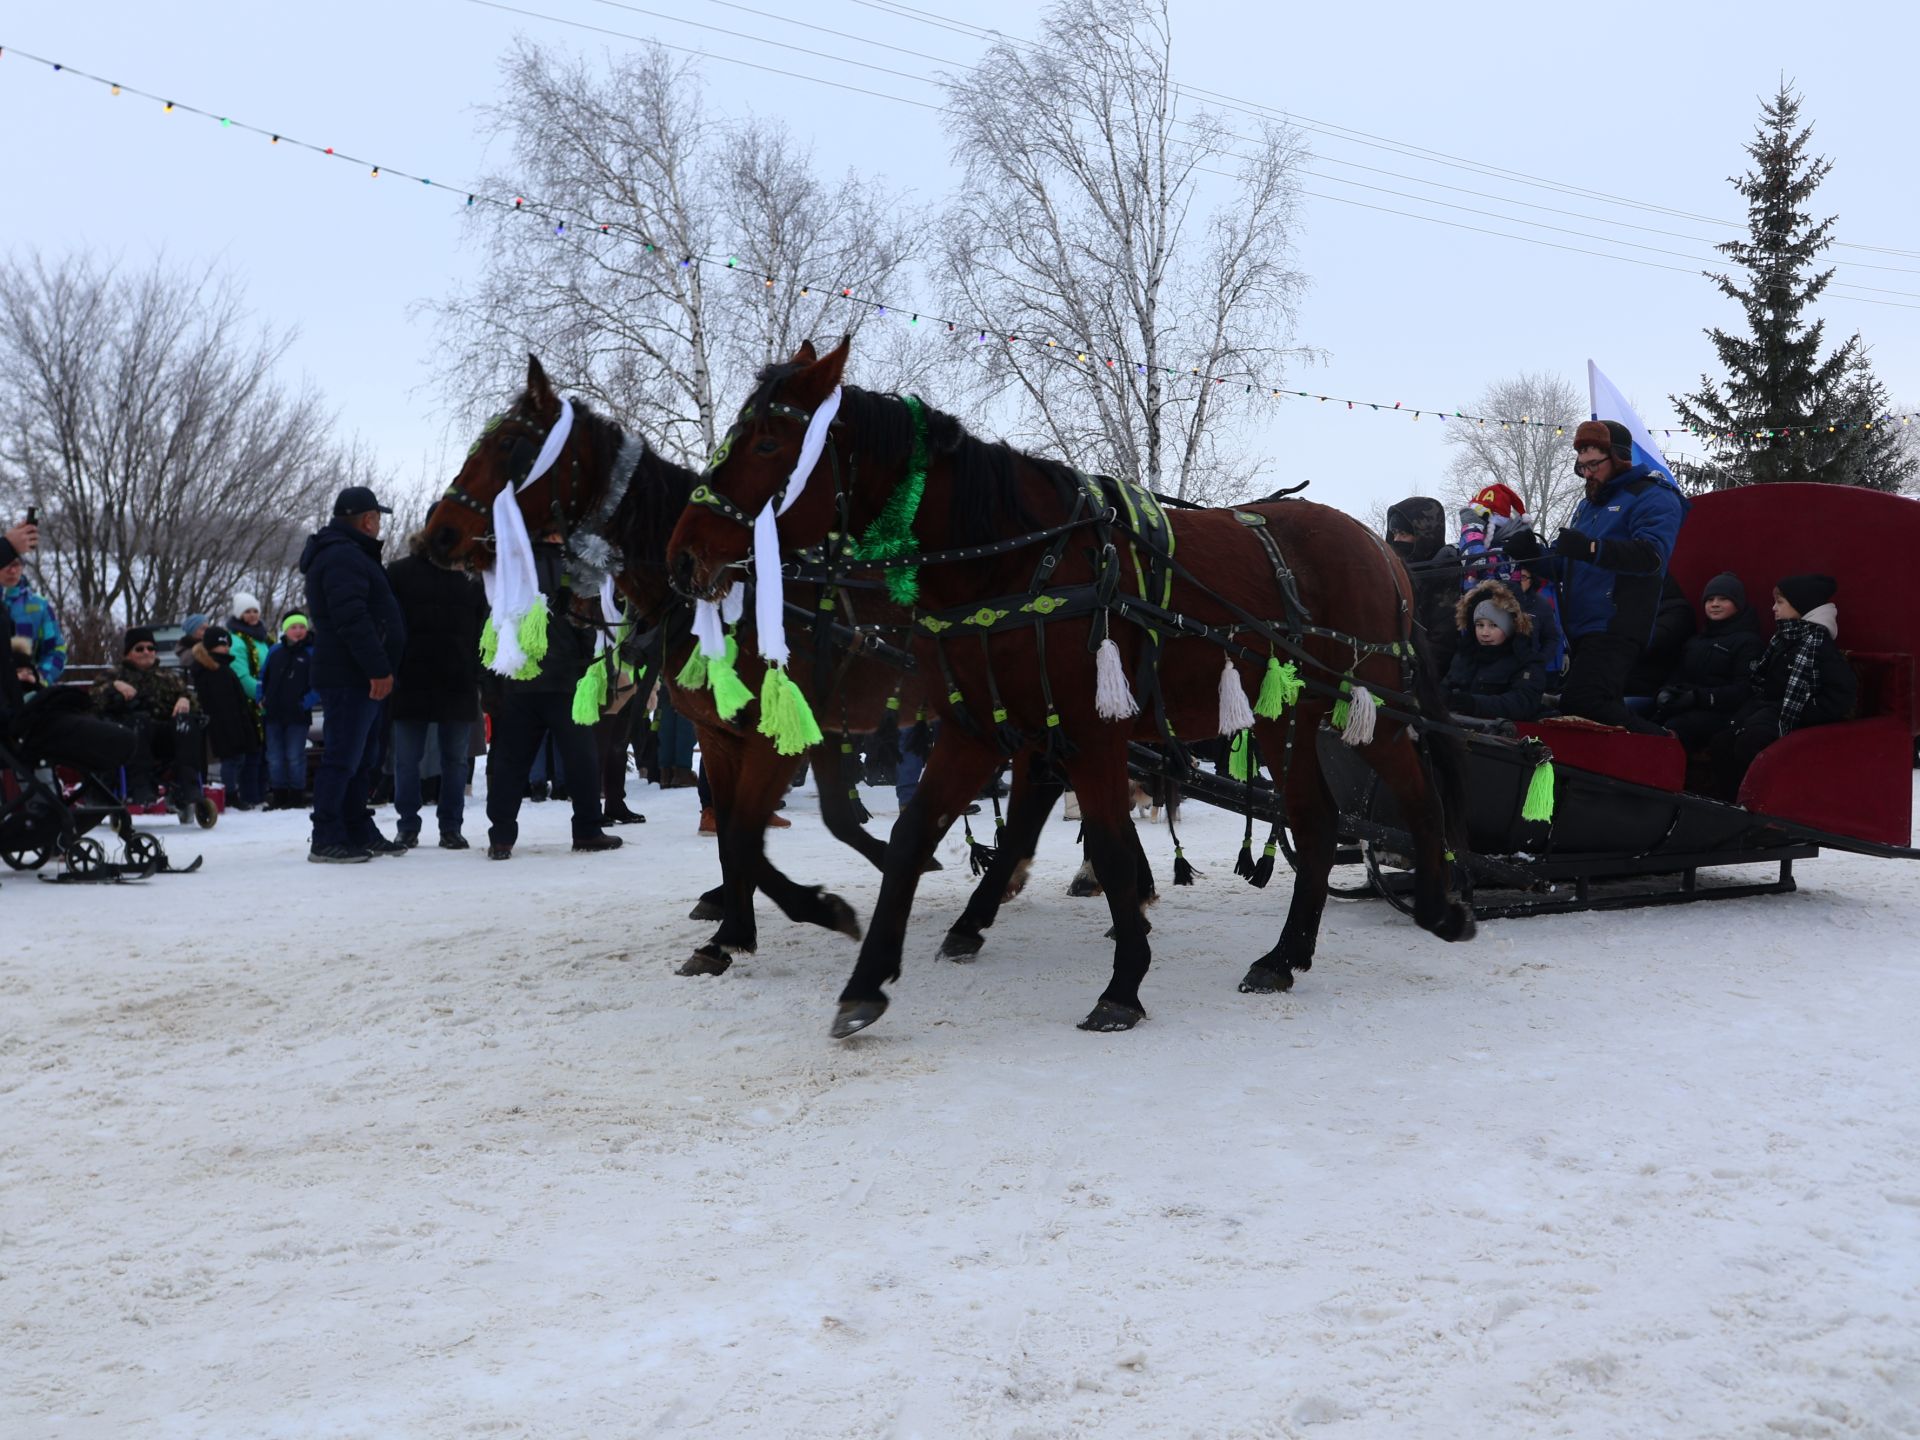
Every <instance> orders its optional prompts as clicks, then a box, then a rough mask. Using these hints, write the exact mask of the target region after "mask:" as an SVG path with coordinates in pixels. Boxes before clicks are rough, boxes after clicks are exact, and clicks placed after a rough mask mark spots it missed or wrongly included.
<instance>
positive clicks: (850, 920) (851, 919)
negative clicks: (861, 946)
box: [820, 890, 860, 940]
mask: <svg viewBox="0 0 1920 1440" xmlns="http://www.w3.org/2000/svg"><path fill="white" fill-rule="evenodd" d="M820 903H821V904H822V905H824V906H825V907H826V910H827V928H828V929H829V930H832V931H833V932H834V933H836V934H839V935H844V936H846V937H847V938H848V939H849V940H858V939H859V938H860V917H859V916H858V915H855V914H854V913H853V907H852V906H851V905H849V904H847V902H846V901H844V900H842V899H841V898H840V897H839V896H838V895H835V894H834V893H833V892H832V891H831V890H822V891H821V892H820Z"/></svg>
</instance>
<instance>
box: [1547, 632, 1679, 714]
mask: <svg viewBox="0 0 1920 1440" xmlns="http://www.w3.org/2000/svg"><path fill="white" fill-rule="evenodd" d="M1643 648H1645V647H1643V646H1642V645H1640V644H1639V643H1638V642H1636V641H1633V640H1629V639H1628V638H1627V637H1626V636H1624V635H1606V634H1598V633H1596V634H1592V635H1582V636H1581V637H1580V638H1579V639H1578V640H1575V641H1574V642H1573V648H1572V652H1571V654H1570V655H1569V657H1568V660H1567V683H1566V684H1565V685H1563V686H1561V687H1560V712H1561V713H1562V714H1563V715H1579V716H1582V717H1584V718H1586V719H1588V720H1592V721H1594V722H1596V723H1597V724H1601V725H1624V726H1625V727H1626V728H1627V729H1629V730H1632V731H1635V732H1637V733H1639V734H1641V735H1660V734H1664V733H1665V732H1664V731H1663V730H1661V728H1660V727H1659V726H1658V725H1655V724H1654V723H1653V722H1652V721H1651V720H1645V719H1642V718H1641V717H1640V716H1638V715H1635V714H1633V713H1632V712H1631V711H1630V710H1628V709H1627V702H1626V700H1625V698H1624V697H1625V695H1626V693H1627V675H1628V673H1629V672H1630V671H1631V670H1632V669H1633V666H1634V662H1635V661H1637V660H1638V659H1639V658H1640V652H1641V650H1642V649H1643Z"/></svg>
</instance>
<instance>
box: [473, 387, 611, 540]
mask: <svg viewBox="0 0 1920 1440" xmlns="http://www.w3.org/2000/svg"><path fill="white" fill-rule="evenodd" d="M558 423H559V422H558V420H557V419H556V420H555V422H554V424H558ZM506 425H513V426H515V427H516V429H515V431H514V432H513V438H512V443H511V444H510V445H509V447H508V449H507V457H506V462H505V466H506V474H507V478H506V480H505V482H504V483H503V484H502V485H501V487H500V489H499V491H498V493H496V494H495V495H494V497H493V499H491V500H482V499H480V498H479V497H478V496H476V495H473V494H470V493H469V492H468V491H466V490H464V489H462V488H461V485H460V480H459V477H457V476H456V477H455V478H454V479H453V480H452V481H451V482H450V483H449V484H448V485H447V489H446V493H445V494H444V495H443V496H442V497H441V498H443V499H446V500H451V501H453V502H454V503H455V504H456V505H460V506H463V507H464V508H466V509H468V510H471V511H472V512H473V513H474V514H476V515H478V516H480V517H481V518H482V519H484V520H486V521H487V522H489V523H488V528H487V529H486V530H485V531H484V532H482V533H481V534H480V535H478V536H477V537H475V538H476V539H480V540H484V541H486V542H488V543H489V544H492V543H494V542H495V541H496V540H497V539H498V537H497V536H496V535H495V534H494V531H493V528H492V523H491V522H492V520H493V507H494V503H495V501H497V500H498V499H499V498H500V496H501V495H509V496H511V495H517V494H518V493H519V491H520V487H521V486H522V485H523V484H525V483H526V481H527V476H528V474H529V473H530V472H531V471H532V469H533V465H534V461H535V460H537V459H538V458H539V455H540V451H541V448H542V447H543V446H544V445H545V444H546V443H547V437H548V436H549V435H551V434H552V433H553V425H552V424H549V425H542V426H540V427H539V428H538V429H532V428H530V427H529V428H522V427H526V422H525V421H521V420H517V419H515V418H513V417H512V416H510V415H509V416H496V417H495V418H494V419H493V420H492V421H491V422H489V423H488V425H487V427H486V429H484V430H483V431H481V434H480V439H479V440H477V441H475V442H474V448H475V449H476V450H477V449H478V448H479V447H480V446H481V445H483V444H485V443H486V441H487V439H488V437H489V436H491V435H492V434H493V433H494V432H495V431H497V430H499V429H501V428H502V427H503V426H506ZM568 438H569V440H571V438H572V437H571V436H569V437H568ZM568 448H569V451H571V450H572V449H573V447H572V446H571V445H569V447H568ZM547 475H549V476H552V477H553V479H552V484H551V485H550V486H549V493H550V495H551V497H552V498H551V501H550V504H549V512H550V517H549V518H550V519H551V521H552V528H553V529H555V530H558V531H559V532H560V535H561V538H562V539H565V538H567V537H568V536H570V535H571V534H572V533H573V528H574V526H576V525H578V524H579V523H580V520H581V518H582V517H581V516H578V515H569V514H568V509H569V507H570V505H571V504H572V502H573V500H574V499H575V497H576V496H577V495H578V494H579V490H580V458H579V456H578V455H577V454H571V453H570V454H569V457H568V459H567V463H566V466H565V469H564V471H562V468H561V467H560V466H559V465H555V466H554V467H553V468H552V469H551V470H549V471H547ZM543 478H544V477H543Z"/></svg>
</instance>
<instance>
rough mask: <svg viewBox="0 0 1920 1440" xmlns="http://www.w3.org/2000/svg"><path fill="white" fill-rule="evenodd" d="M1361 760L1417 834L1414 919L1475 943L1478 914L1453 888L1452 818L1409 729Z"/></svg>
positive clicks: (1368, 749) (1365, 750)
mask: <svg viewBox="0 0 1920 1440" xmlns="http://www.w3.org/2000/svg"><path fill="white" fill-rule="evenodd" d="M1360 758H1361V759H1362V760H1364V761H1366V762H1367V764H1368V765H1370V766H1372V767H1373V770H1374V773H1376V774H1377V775H1379V777H1380V779H1381V780H1382V782H1384V783H1385V785H1386V786H1387V788H1388V789H1389V790H1391V791H1392V792H1393V798H1394V801H1395V802H1396V803H1397V804H1398V805H1399V807H1400V814H1401V816H1402V817H1403V818H1404V819H1405V821H1406V824H1407V830H1408V831H1409V832H1410V833H1411V834H1412V836H1413V918H1414V923H1416V924H1417V925H1419V926H1420V928H1421V929H1422V930H1430V931H1432V932H1433V933H1434V934H1435V935H1438V936H1439V937H1440V938H1441V939H1442V940H1471V939H1472V938H1473V933H1474V923H1473V911H1472V909H1470V908H1469V907H1468V906H1467V905H1465V904H1463V903H1462V902H1461V900H1460V899H1459V897H1458V896H1456V895H1454V894H1453V893H1452V890H1451V889H1450V883H1449V882H1450V879H1451V871H1452V866H1451V865H1450V864H1449V863H1448V860H1447V844H1448V841H1447V823H1446V821H1447V817H1446V815H1445V813H1444V809H1445V807H1444V806H1442V804H1441V803H1440V793H1439V790H1438V789H1437V788H1436V786H1435V784H1434V779H1433V774H1432V771H1431V770H1430V769H1429V767H1428V764H1427V762H1426V759H1425V757H1423V756H1422V755H1421V753H1420V750H1419V748H1418V747H1417V746H1416V745H1415V744H1414V741H1413V737H1412V736H1411V735H1409V734H1407V732H1406V731H1405V730H1404V729H1396V730H1395V731H1394V733H1393V734H1392V735H1389V736H1386V737H1383V738H1382V739H1379V740H1376V741H1374V742H1373V743H1372V744H1371V745H1366V746H1363V747H1362V748H1361V750H1360Z"/></svg>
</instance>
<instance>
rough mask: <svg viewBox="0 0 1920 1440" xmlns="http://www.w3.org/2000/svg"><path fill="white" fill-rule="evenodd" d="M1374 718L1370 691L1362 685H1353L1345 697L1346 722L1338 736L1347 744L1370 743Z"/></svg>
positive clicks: (1374, 713)
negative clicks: (1350, 691) (1349, 693)
mask: <svg viewBox="0 0 1920 1440" xmlns="http://www.w3.org/2000/svg"><path fill="white" fill-rule="evenodd" d="M1375 718H1376V712H1375V709H1374V704H1373V694H1372V692H1371V691H1369V690H1368V689H1367V687H1366V686H1364V685H1356V686H1354V687H1353V693H1352V694H1351V695H1349V696H1348V697H1347V723H1346V725H1345V726H1344V727H1342V729H1341V731H1340V738H1341V739H1342V740H1344V741H1346V743H1347V744H1349V745H1371V744H1372V743H1373V722H1374V719H1375Z"/></svg>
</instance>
